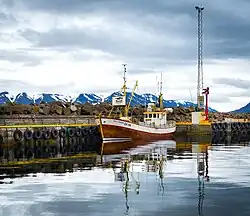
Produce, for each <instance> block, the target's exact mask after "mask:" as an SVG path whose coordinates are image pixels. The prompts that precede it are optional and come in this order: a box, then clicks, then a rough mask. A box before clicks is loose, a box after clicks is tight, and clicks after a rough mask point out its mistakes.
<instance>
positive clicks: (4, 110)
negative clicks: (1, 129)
mask: <svg viewBox="0 0 250 216" xmlns="http://www.w3.org/2000/svg"><path fill="white" fill-rule="evenodd" d="M110 110H111V105H110V104H108V103H101V104H96V105H92V104H90V103H85V104H70V103H63V102H52V103H49V104H43V103H42V104H39V105H36V104H30V105H23V104H4V105H0V115H1V116H18V115H39V116H60V115H64V116H69V115H72V116H79V115H90V116H93V115H98V114H99V113H102V115H104V116H105V115H108V113H109V111H110ZM144 111H145V108H143V107H133V108H131V109H130V111H129V112H130V114H132V115H133V116H137V117H142V113H143V112H144ZM193 111H194V109H193V108H188V109H186V108H181V107H179V108H173V110H172V112H169V114H168V119H169V120H175V121H176V122H190V121H191V112H193ZM116 113H117V114H119V110H118V111H117V112H116ZM225 118H241V119H242V118H245V119H247V118H249V119H250V115H247V114H232V113H219V112H217V113H209V119H210V120H211V121H223V120H224V119H225Z"/></svg>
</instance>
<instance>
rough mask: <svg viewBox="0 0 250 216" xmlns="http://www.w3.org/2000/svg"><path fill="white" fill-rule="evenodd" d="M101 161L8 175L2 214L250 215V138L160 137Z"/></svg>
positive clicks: (0, 192)
mask: <svg viewBox="0 0 250 216" xmlns="http://www.w3.org/2000/svg"><path fill="white" fill-rule="evenodd" d="M98 161H99V160H98ZM127 161H128V163H127ZM75 163H76V162H75ZM98 164H99V165H98ZM98 164H94V165H93V166H90V167H89V166H86V167H84V166H81V168H79V167H78V166H77V164H75V165H74V168H73V169H71V171H70V172H66V173H63V172H62V171H60V172H59V171H58V173H37V174H29V175H27V176H24V177H16V178H9V176H4V175H3V176H2V178H1V183H2V184H0V215H1V216H2V215H3V216H14V215H15V216H19V215H20V216H40V215H41V216H69V215H70V216H78V215H84V216H85V215H86V216H88V215H91V216H100V215H103V216H106V215H107V216H112V215H114V216H119V215H129V216H139V215H141V216H154V215H155V216H156V215H157V216H161V215H172V216H182V215H183V216H184V215H185V216H189V215H190V216H191V215H192V216H194V215H213V216H217V215H218V216H219V215H220V216H221V215H228V216H229V215H232V216H235V215H239V216H245V215H246V216H249V215H250V200H249V194H250V145H248V143H245V144H232V145H231V144H227V145H225V144H224V145H218V144H216V145H211V144H206V143H205V144H199V143H178V142H177V143H176V142H175V141H159V142H154V143H148V144H145V145H142V146H139V147H135V148H131V149H127V150H124V151H121V152H120V154H113V155H104V156H103V163H102V164H100V163H98ZM58 169H59V168H58Z"/></svg>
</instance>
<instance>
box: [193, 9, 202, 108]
mask: <svg viewBox="0 0 250 216" xmlns="http://www.w3.org/2000/svg"><path fill="white" fill-rule="evenodd" d="M195 9H196V10H197V12H198V32H197V39H198V41H197V42H198V52H197V55H198V56H197V57H198V59H197V64H198V77H197V106H198V108H199V96H200V95H201V90H202V89H203V50H202V48H203V44H202V42H203V40H202V39H203V38H202V37H203V26H202V11H203V10H204V7H199V6H195Z"/></svg>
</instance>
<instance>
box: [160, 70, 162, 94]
mask: <svg viewBox="0 0 250 216" xmlns="http://www.w3.org/2000/svg"><path fill="white" fill-rule="evenodd" d="M160 94H162V73H161V82H160Z"/></svg>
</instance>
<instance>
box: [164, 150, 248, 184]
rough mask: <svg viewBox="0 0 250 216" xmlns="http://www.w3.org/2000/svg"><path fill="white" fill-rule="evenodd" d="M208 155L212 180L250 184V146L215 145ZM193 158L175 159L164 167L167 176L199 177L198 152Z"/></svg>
mask: <svg viewBox="0 0 250 216" xmlns="http://www.w3.org/2000/svg"><path fill="white" fill-rule="evenodd" d="M208 151H209V155H208V173H209V176H210V177H211V181H212V182H221V183H226V182H227V183H235V184H239V185H247V186H249V185H250V169H249V168H250V160H249V159H250V148H249V147H243V146H213V147H211V148H210V150H208ZM192 155H193V156H192V157H193V159H184V160H183V159H174V160H171V161H168V162H167V164H166V165H165V167H164V172H165V173H166V178H168V177H181V178H197V154H196V153H194V154H192Z"/></svg>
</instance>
